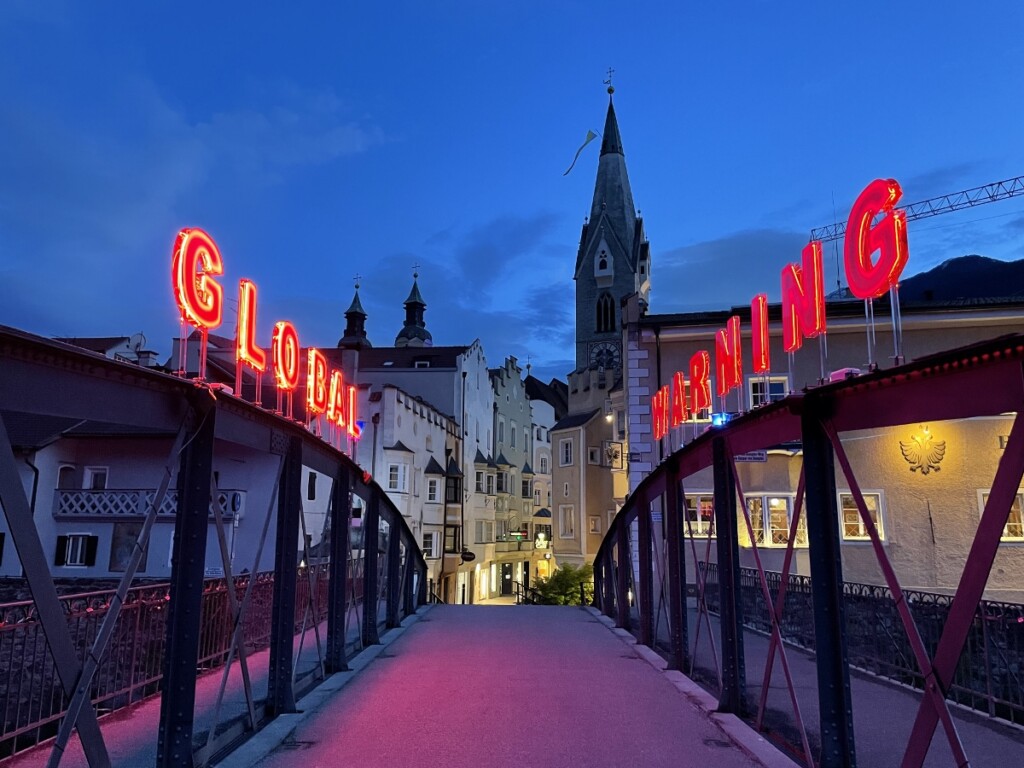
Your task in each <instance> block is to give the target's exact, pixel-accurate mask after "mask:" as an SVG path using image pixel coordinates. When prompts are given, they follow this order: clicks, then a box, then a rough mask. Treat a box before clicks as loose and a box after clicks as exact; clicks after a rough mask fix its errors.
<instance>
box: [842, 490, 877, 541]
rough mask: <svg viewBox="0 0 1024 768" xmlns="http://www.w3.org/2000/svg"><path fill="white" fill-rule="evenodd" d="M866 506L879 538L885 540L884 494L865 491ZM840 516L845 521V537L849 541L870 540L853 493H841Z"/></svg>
mask: <svg viewBox="0 0 1024 768" xmlns="http://www.w3.org/2000/svg"><path fill="white" fill-rule="evenodd" d="M863 496H864V506H866V507H867V508H868V513H869V514H870V515H871V519H872V521H874V523H875V528H877V529H878V538H879V539H881V540H882V541H885V532H884V531H883V530H882V515H881V509H882V496H881V494H879V493H865V494H863ZM839 516H840V519H841V520H842V523H843V538H844V539H846V540H847V541H870V540H871V537H870V536H868V530H867V528H865V527H864V521H863V520H861V517H860V510H858V509H857V502H856V501H854V499H853V494H852V493H840V494H839Z"/></svg>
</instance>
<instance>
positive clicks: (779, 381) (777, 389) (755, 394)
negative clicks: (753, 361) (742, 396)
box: [747, 376, 789, 408]
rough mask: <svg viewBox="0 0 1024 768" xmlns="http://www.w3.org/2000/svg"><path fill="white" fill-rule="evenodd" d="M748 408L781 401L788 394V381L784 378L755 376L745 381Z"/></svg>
mask: <svg viewBox="0 0 1024 768" xmlns="http://www.w3.org/2000/svg"><path fill="white" fill-rule="evenodd" d="M747 383H748V385H749V389H748V393H749V395H750V407H751V408H756V407H757V406H759V405H765V404H766V403H774V402H775V401H776V400H782V399H783V398H784V397H785V396H786V395H787V394H788V392H789V379H788V378H786V377H785V376H768V377H764V376H757V377H751V378H750V379H748V380H747Z"/></svg>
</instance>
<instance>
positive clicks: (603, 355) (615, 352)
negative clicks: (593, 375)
mask: <svg viewBox="0 0 1024 768" xmlns="http://www.w3.org/2000/svg"><path fill="white" fill-rule="evenodd" d="M590 364H591V365H592V366H596V367H598V368H618V367H619V345H618V344H617V343H615V342H614V341H597V342H594V343H593V344H591V345H590Z"/></svg>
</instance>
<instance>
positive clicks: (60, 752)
mask: <svg viewBox="0 0 1024 768" xmlns="http://www.w3.org/2000/svg"><path fill="white" fill-rule="evenodd" d="M193 421H194V413H193V412H192V411H191V410H189V412H188V413H187V414H186V416H185V421H184V422H183V423H182V425H181V428H180V429H179V430H178V434H177V436H176V437H175V438H174V442H173V443H172V444H171V452H170V455H169V456H168V457H167V463H166V464H165V465H164V471H163V475H162V476H161V478H160V485H159V487H158V488H157V491H156V494H155V495H154V496H153V501H152V503H151V504H150V505H149V508H148V509H147V510H146V519H145V521H144V522H143V523H142V530H141V531H139V538H138V540H137V541H136V542H135V546H134V548H133V549H132V554H131V556H130V557H129V558H128V563H127V565H126V566H125V569H124V574H123V575H122V576H121V581H120V582H119V583H118V585H117V590H116V591H115V592H114V597H113V598H112V599H111V601H110V607H109V608H108V609H107V614H106V616H104V617H103V623H102V624H101V625H100V629H99V632H97V633H96V638H95V640H93V644H92V648H91V649H90V650H89V654H88V655H87V656H86V658H85V664H84V666H83V667H82V674H81V675H80V676H79V679H78V685H77V686H76V687H75V695H74V696H73V697H72V698H71V703H70V704H68V708H67V711H66V712H65V713H64V717H63V719H62V720H61V724H60V731H59V732H58V733H57V740H56V741H55V742H54V744H53V748H52V749H51V750H50V757H49V759H48V760H47V761H46V766H47V768H57V766H58V765H60V761H61V758H63V756H64V750H65V748H66V747H67V744H68V740H69V739H70V738H71V730H72V729H73V728H74V727H75V724H76V723H77V722H78V718H79V713H80V712H81V711H82V706H83V705H84V704H85V702H86V700H87V699H88V697H89V690H90V689H91V687H92V680H93V677H95V676H96V671H97V670H98V669H99V666H100V659H101V658H102V657H103V654H104V653H106V651H107V645H108V644H109V643H110V638H111V637H112V636H113V634H114V626H115V625H116V624H117V619H118V617H119V616H120V615H121V608H122V607H123V605H124V598H125V596H126V595H127V594H128V588H129V587H130V586H131V583H132V580H133V579H134V578H135V573H136V571H138V569H139V564H140V563H141V562H142V556H143V555H144V554H145V552H146V546H147V545H148V544H149V535H150V533H151V532H152V530H153V523H155V522H156V518H157V514H158V512H159V510H160V507H161V506H162V505H163V503H164V496H166V495H167V488H168V486H169V485H170V484H171V476H172V475H173V473H174V466H175V463H176V462H177V460H178V454H180V453H181V447H182V445H184V443H185V435H186V434H187V433H188V431H189V429H190V428H191V426H192V424H193Z"/></svg>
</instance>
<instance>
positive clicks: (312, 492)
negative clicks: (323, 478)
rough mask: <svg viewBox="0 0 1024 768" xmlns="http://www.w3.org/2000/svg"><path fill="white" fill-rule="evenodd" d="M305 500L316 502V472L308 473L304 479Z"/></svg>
mask: <svg viewBox="0 0 1024 768" xmlns="http://www.w3.org/2000/svg"><path fill="white" fill-rule="evenodd" d="M306 498H307V499H308V500H309V501H315V500H316V472H310V473H309V477H308V478H307V479H306Z"/></svg>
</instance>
